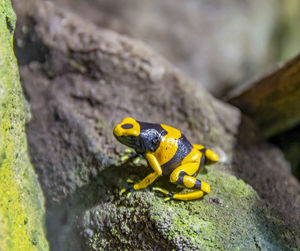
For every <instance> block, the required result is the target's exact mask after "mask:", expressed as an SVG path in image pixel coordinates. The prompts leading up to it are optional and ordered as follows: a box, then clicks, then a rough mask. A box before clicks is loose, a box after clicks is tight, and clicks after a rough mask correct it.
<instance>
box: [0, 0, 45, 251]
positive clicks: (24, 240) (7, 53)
mask: <svg viewBox="0 0 300 251" xmlns="http://www.w3.org/2000/svg"><path fill="white" fill-rule="evenodd" d="M15 22H16V16H15V13H14V12H13V10H12V7H11V2H10V1H9V0H1V1H0V250H1V251H2V250H3V251H5V250H48V249H49V247H48V242H47V240H46V234H45V230H44V213H45V207H44V197H43V193H42V190H41V187H40V185H39V183H38V180H37V176H36V174H35V172H34V169H33V167H32V165H31V163H30V161H29V156H28V153H27V139H26V135H25V120H26V117H28V115H29V114H28V105H27V106H26V104H25V103H24V97H23V93H22V88H21V85H20V81H19V73H18V68H17V61H16V58H15V56H14V53H13V48H12V42H13V33H14V29H15Z"/></svg>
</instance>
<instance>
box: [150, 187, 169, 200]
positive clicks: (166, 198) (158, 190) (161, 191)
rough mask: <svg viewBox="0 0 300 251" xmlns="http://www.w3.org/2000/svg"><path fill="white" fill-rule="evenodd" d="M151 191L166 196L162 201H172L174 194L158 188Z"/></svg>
mask: <svg viewBox="0 0 300 251" xmlns="http://www.w3.org/2000/svg"><path fill="white" fill-rule="evenodd" d="M152 190H153V191H155V192H160V193H163V194H165V195H167V197H165V199H164V201H168V200H173V197H174V194H173V193H170V192H169V191H167V190H166V189H162V188H160V187H153V188H152Z"/></svg>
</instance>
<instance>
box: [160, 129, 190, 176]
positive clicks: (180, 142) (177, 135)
mask: <svg viewBox="0 0 300 251" xmlns="http://www.w3.org/2000/svg"><path fill="white" fill-rule="evenodd" d="M160 126H161V128H163V130H164V133H163V134H162V135H161V139H160V144H159V146H158V147H157V149H156V150H155V152H154V156H155V157H156V158H157V160H158V162H159V164H160V165H161V168H162V171H163V174H164V175H169V174H170V173H171V172H172V171H173V170H174V169H175V168H176V167H178V166H180V163H181V161H182V160H183V159H184V158H185V157H186V156H187V155H188V154H189V153H190V152H191V150H192V149H193V146H192V145H191V143H190V142H189V141H188V140H187V138H186V137H185V136H184V135H183V134H182V133H181V132H180V131H179V130H178V129H176V128H173V127H171V126H167V125H163V124H160Z"/></svg>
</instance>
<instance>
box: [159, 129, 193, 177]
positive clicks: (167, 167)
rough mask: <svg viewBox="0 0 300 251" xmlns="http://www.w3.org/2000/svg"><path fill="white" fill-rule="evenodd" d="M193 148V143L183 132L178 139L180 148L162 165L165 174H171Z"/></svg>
mask: <svg viewBox="0 0 300 251" xmlns="http://www.w3.org/2000/svg"><path fill="white" fill-rule="evenodd" d="M192 149H193V146H192V144H191V143H190V142H189V141H188V140H187V138H186V137H185V136H184V135H183V134H182V135H181V137H180V138H179V139H178V148H177V151H176V153H175V154H174V156H173V158H172V159H170V160H169V161H168V162H167V163H165V164H163V165H162V167H161V168H162V171H163V174H164V175H170V174H171V172H172V171H174V169H175V168H176V167H178V166H179V165H180V163H181V161H182V160H183V159H184V158H185V156H187V155H188V154H189V153H190V152H191V151H192Z"/></svg>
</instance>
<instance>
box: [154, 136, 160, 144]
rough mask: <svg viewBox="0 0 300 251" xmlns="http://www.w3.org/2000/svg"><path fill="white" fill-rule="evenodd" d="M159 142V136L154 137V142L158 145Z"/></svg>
mask: <svg viewBox="0 0 300 251" xmlns="http://www.w3.org/2000/svg"><path fill="white" fill-rule="evenodd" d="M158 143H159V138H158V137H155V138H154V139H152V144H154V145H157V144H158Z"/></svg>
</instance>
